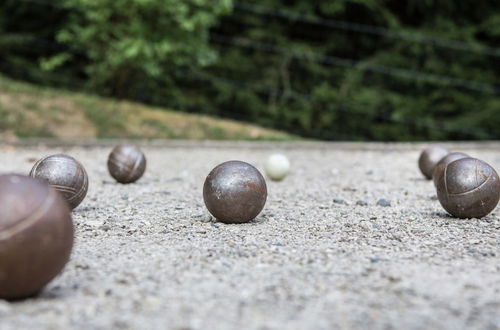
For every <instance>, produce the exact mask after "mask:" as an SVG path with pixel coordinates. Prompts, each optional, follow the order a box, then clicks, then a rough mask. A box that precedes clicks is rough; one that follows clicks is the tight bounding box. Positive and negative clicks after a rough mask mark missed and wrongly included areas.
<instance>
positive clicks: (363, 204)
mask: <svg viewBox="0 0 500 330" xmlns="http://www.w3.org/2000/svg"><path fill="white" fill-rule="evenodd" d="M356 205H358V206H367V205H368V203H367V202H366V201H364V200H361V199H360V200H357V201H356Z"/></svg>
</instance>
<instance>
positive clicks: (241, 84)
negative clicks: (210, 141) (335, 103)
mask: <svg viewBox="0 0 500 330" xmlns="http://www.w3.org/2000/svg"><path fill="white" fill-rule="evenodd" d="M184 73H185V74H186V75H190V76H192V77H195V78H197V79H202V80H206V81H211V82H214V83H221V84H225V85H227V86H229V87H232V88H233V89H235V88H238V89H246V90H251V91H254V92H257V93H261V94H265V95H267V96H271V95H285V98H289V99H292V100H299V101H303V102H307V103H309V104H312V105H314V106H324V102H323V101H321V100H318V99H317V98H315V97H314V96H311V95H309V94H305V93H300V92H296V91H293V90H284V89H280V88H272V87H268V86H265V85H263V84H255V83H248V82H246V81H242V80H235V79H228V78H225V77H221V76H217V75H214V74H211V73H206V72H202V71H192V70H191V71H185V72H184ZM339 104H341V105H343V106H344V107H337V108H336V109H335V111H339V112H343V113H345V114H347V115H357V116H366V112H363V111H359V110H357V109H359V105H358V104H355V103H353V102H350V101H348V100H341V101H339ZM377 115H378V118H379V119H382V120H383V121H385V122H388V123H394V124H403V125H406V126H407V127H410V126H411V127H413V128H415V129H422V128H425V129H429V130H433V131H446V132H449V133H459V134H461V135H464V136H469V137H478V135H491V134H492V133H491V132H488V131H486V130H477V129H467V128H460V127H452V126H450V125H446V124H432V123H429V122H427V121H423V120H421V119H418V118H414V117H404V118H397V117H394V116H391V115H387V114H381V113H379V114H377Z"/></svg>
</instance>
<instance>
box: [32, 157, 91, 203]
mask: <svg viewBox="0 0 500 330" xmlns="http://www.w3.org/2000/svg"><path fill="white" fill-rule="evenodd" d="M30 176H31V177H32V178H37V179H42V180H45V181H47V182H48V184H49V185H51V186H52V187H53V188H54V189H56V190H57V191H59V192H60V193H61V194H62V195H63V197H64V199H65V200H66V201H67V202H68V203H69V205H70V207H71V208H72V209H74V208H76V207H77V206H78V205H80V203H81V202H82V201H83V199H84V198H85V196H86V195H87V191H88V188H89V178H88V175H87V172H86V171H85V168H84V167H83V166H82V164H80V163H79V162H78V161H77V160H76V159H74V158H73V157H71V156H68V155H63V154H57V155H51V156H47V157H45V158H42V159H40V160H39V161H37V162H36V163H35V165H34V166H33V168H32V169H31V172H30Z"/></svg>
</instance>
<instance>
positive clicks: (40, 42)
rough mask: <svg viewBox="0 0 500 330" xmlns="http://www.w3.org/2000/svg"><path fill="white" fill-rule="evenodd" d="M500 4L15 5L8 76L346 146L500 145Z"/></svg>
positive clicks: (1, 7) (385, 0)
mask: <svg viewBox="0 0 500 330" xmlns="http://www.w3.org/2000/svg"><path fill="white" fill-rule="evenodd" d="M499 44H500V2H499V1H497V0H482V1H471V0H463V1H454V0H439V1H438V0H408V1H400V0H335V1H332V0H318V1H310V0H295V1H278V0H260V1H251V0H245V1H231V0H3V1H1V2H0V72H2V73H3V74H5V75H7V76H9V77H11V78H14V79H20V80H25V81H28V82H32V83H36V84H42V85H48V86H55V87H60V88H65V89H72V90H82V91H89V92H93V93H98V94H101V95H105V96H112V97H116V98H126V99H130V100H134V101H139V102H143V103H147V104H153V105H158V106H162V107H166V108H171V109H176V110H179V111H185V112H196V113H204V114H210V115H214V116H221V117H227V118H234V119H238V120H244V121H247V122H253V123H257V124H259V125H263V126H267V127H274V128H279V129H284V130H286V131H289V132H291V133H294V134H299V135H302V136H306V137H313V138H320V139H335V140H339V139H340V140H422V139H435V140H446V139H452V140H456V139H498V138H500V129H499V127H500V95H499V94H500V87H499V85H500V81H499V76H500V49H499V48H497V45H499Z"/></svg>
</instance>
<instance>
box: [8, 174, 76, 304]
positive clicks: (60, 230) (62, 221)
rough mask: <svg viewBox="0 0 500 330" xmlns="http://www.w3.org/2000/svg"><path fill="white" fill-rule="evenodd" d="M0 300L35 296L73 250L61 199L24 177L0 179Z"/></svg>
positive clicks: (67, 210)
mask: <svg viewBox="0 0 500 330" xmlns="http://www.w3.org/2000/svg"><path fill="white" fill-rule="evenodd" d="M0 210H1V211H0V299H20V298H26V297H29V296H32V295H34V294H36V293H37V292H39V291H40V290H41V289H42V288H43V287H44V286H45V285H46V284H47V283H49V282H50V281H51V280H52V279H53V278H54V277H55V276H57V275H58V274H59V273H60V272H61V270H62V269H63V268H64V265H65V264H66V262H67V261H68V259H69V257H70V254H71V249H72V247H73V221H72V220H71V211H70V208H69V206H68V204H67V203H66V201H65V200H64V199H63V198H62V196H61V194H59V193H58V192H57V191H55V190H54V189H53V188H51V187H50V186H49V185H48V184H47V183H45V182H43V181H41V180H37V179H33V178H30V177H27V176H21V175H15V174H4V175H0Z"/></svg>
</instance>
